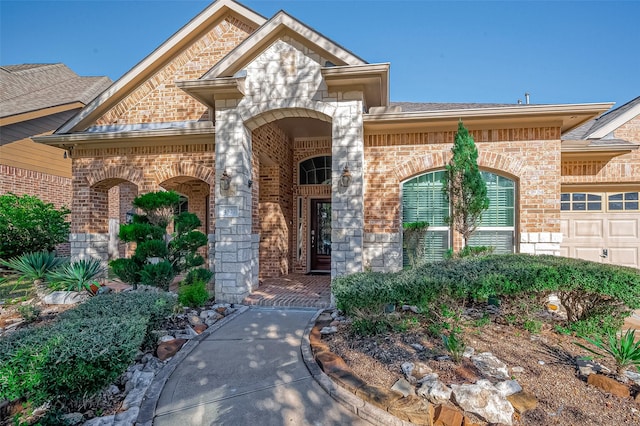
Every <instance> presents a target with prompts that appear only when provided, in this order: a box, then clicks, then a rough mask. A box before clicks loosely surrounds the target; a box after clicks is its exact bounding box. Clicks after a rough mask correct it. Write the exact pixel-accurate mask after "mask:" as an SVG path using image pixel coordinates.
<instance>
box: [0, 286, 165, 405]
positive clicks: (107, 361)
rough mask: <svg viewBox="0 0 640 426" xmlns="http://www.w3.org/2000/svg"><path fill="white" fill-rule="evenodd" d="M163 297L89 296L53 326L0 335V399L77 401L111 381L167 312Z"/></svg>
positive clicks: (135, 295)
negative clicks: (87, 299)
mask: <svg viewBox="0 0 640 426" xmlns="http://www.w3.org/2000/svg"><path fill="white" fill-rule="evenodd" d="M174 304H175V299H174V298H171V297H168V296H166V295H159V294H145V293H119V294H109V295H101V296H98V297H94V298H92V299H90V300H89V301H87V302H86V303H84V304H82V305H80V306H78V307H76V308H75V309H71V310H69V311H66V312H65V313H63V314H61V315H59V317H58V318H57V319H56V321H54V322H53V323H52V324H50V325H47V326H42V327H37V328H30V329H25V330H21V331H19V332H16V333H13V334H10V335H8V336H6V337H3V338H2V339H0V400H3V399H8V400H13V399H16V398H19V397H26V398H27V400H28V401H31V402H34V403H35V404H40V403H42V402H45V401H79V400H81V399H82V398H84V397H86V396H89V395H93V394H95V393H97V392H99V391H100V390H101V389H103V388H104V387H105V386H107V385H108V384H109V383H112V382H113V381H114V380H115V379H116V378H117V377H118V376H120V375H121V374H122V373H123V372H124V371H125V370H126V369H127V367H128V366H129V365H131V363H133V361H134V359H135V355H136V353H137V351H138V349H140V347H141V346H143V342H144V341H145V340H148V339H149V337H150V331H151V330H153V329H154V327H155V326H157V325H158V324H159V322H160V321H161V320H162V319H163V318H165V317H166V316H167V315H169V314H170V313H171V312H172V310H173V306H174Z"/></svg>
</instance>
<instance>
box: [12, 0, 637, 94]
mask: <svg viewBox="0 0 640 426" xmlns="http://www.w3.org/2000/svg"><path fill="white" fill-rule="evenodd" d="M209 3H210V2H208V1H192V0H181V1H175V0H166V1H165V0H147V1H129V0H126V1H124V0H111V1H92V0H84V1H32V0H19V1H8V0H0V64H2V65H10V64H17V63H29V62H31V63H33V62H38V63H47V62H63V63H65V64H67V65H68V66H69V67H70V68H71V69H73V70H74V71H75V72H77V73H78V74H80V75H107V76H109V77H111V79H113V80H116V79H118V78H119V77H120V76H122V74H124V73H125V72H127V71H128V70H129V69H130V68H131V67H133V66H134V65H135V64H136V63H138V62H139V61H141V60H142V59H143V58H144V57H145V56H146V55H148V54H149V53H151V51H153V50H154V49H155V48H156V47H158V46H159V45H160V44H161V43H162V42H163V41H165V40H166V39H167V38H168V37H169V36H171V35H172V34H173V33H175V32H176V31H177V30H178V29H180V28H181V27H182V26H183V25H185V24H186V23H187V22H188V21H189V20H190V19H191V18H193V17H194V16H195V15H196V14H197V13H199V12H200V11H201V10H202V9H204V8H205V7H206V6H207V5H208V4H209ZM241 3H243V4H245V5H246V6H248V7H250V8H252V9H253V10H255V11H256V12H258V13H260V14H262V15H264V16H266V17H271V16H272V15H273V14H274V13H275V12H277V11H278V10H280V9H284V10H285V11H287V12H288V13H289V14H291V15H293V16H294V17H296V18H297V19H299V20H301V21H302V22H304V23H306V24H307V25H310V26H311V27H313V28H314V29H316V30H317V31H319V32H321V33H323V34H324V35H325V36H327V37H329V38H330V39H332V40H334V41H335V42H337V43H339V44H341V45H342V46H344V47H346V48H347V49H349V50H351V51H352V52H354V53H355V54H357V55H359V56H360V57H362V58H363V59H365V60H367V61H368V62H371V63H374V62H390V63H391V99H392V100H394V101H413V102H499V103H515V102H516V101H517V100H518V99H524V93H525V92H529V93H531V102H532V103H582V102H609V101H612V102H616V103H617V105H621V104H623V103H625V102H627V101H629V100H631V99H633V98H635V97H636V96H639V95H640V78H638V76H640V53H639V52H640V29H639V27H638V25H639V24H638V22H639V19H640V1H601V2H599V1H546V2H545V1H503V2H489V1H473V2H463V1H448V2H441V1H419V0H414V1H370V0H369V1H365V0H360V1H348V0H344V1H328V0H325V1H307V0H296V1H271V0H246V1H241Z"/></svg>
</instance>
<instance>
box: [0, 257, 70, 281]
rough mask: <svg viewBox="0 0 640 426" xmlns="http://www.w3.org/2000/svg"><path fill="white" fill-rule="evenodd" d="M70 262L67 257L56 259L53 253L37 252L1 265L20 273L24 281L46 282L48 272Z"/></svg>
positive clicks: (3, 262)
mask: <svg viewBox="0 0 640 426" xmlns="http://www.w3.org/2000/svg"><path fill="white" fill-rule="evenodd" d="M68 261H69V259H67V258H65V257H56V254H55V253H53V252H47V251H37V252H33V253H25V254H23V255H21V256H16V257H13V258H11V259H9V260H0V264H1V265H3V266H6V267H8V268H11V269H13V270H14V271H16V272H18V274H19V275H20V278H21V279H23V280H29V281H37V280H44V279H45V277H46V275H47V273H48V272H51V271H53V270H54V269H56V268H57V267H58V266H60V265H62V264H64V263H66V262H68Z"/></svg>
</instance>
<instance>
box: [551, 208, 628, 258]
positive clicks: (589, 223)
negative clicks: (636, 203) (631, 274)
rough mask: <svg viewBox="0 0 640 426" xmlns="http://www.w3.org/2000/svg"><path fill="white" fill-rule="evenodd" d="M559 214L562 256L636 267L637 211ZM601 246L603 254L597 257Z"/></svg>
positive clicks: (600, 251)
mask: <svg viewBox="0 0 640 426" xmlns="http://www.w3.org/2000/svg"><path fill="white" fill-rule="evenodd" d="M560 214H561V218H560V229H561V231H562V236H563V239H562V245H561V247H560V253H561V254H562V256H568V257H576V258H580V259H586V260H591V261H595V262H602V263H610V264H615V265H624V266H632V267H635V268H640V213H638V212H615V213H612V212H610V213H606V212H584V211H583V212H575V211H573V212H565V211H563V212H561V213H560ZM604 249H606V250H607V257H601V255H602V254H603V250H604Z"/></svg>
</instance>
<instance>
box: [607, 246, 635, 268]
mask: <svg viewBox="0 0 640 426" xmlns="http://www.w3.org/2000/svg"><path fill="white" fill-rule="evenodd" d="M638 251H640V250H638V248H637V247H617V248H612V249H610V250H609V256H610V257H611V263H614V264H616V265H622V266H638Z"/></svg>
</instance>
